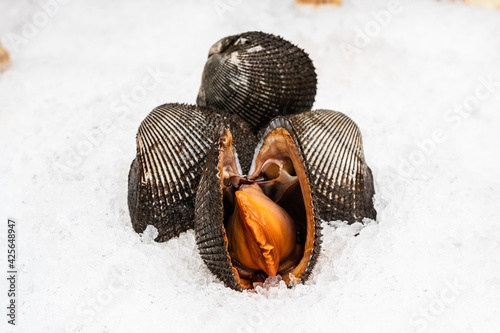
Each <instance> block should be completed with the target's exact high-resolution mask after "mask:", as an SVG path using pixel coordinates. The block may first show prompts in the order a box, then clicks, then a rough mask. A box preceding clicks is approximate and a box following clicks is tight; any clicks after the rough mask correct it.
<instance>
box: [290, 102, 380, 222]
mask: <svg viewBox="0 0 500 333" xmlns="http://www.w3.org/2000/svg"><path fill="white" fill-rule="evenodd" d="M289 119H290V122H291V123H292V124H293V128H294V129H295V133H297V137H298V139H299V141H300V143H301V147H302V149H303V154H304V159H305V161H306V164H307V168H308V170H309V172H310V173H311V179H312V184H313V185H312V187H313V189H314V195H315V199H316V204H317V206H318V213H319V215H320V216H321V218H322V219H324V220H326V221H333V220H342V221H347V222H349V223H353V222H355V221H361V220H362V219H363V218H365V217H367V218H370V219H376V216H377V212H376V211H375V208H374V207H373V195H374V194H375V190H374V187H373V176H372V172H371V170H370V168H369V167H368V165H367V164H366V162H365V158H364V153H363V142H362V138H361V132H360V130H359V128H358V126H357V125H356V124H355V123H354V122H353V121H352V120H351V119H350V118H349V117H348V116H346V115H345V114H343V113H341V112H337V111H331V110H316V111H311V112H305V113H301V114H298V115H294V116H291V117H290V118H289Z"/></svg>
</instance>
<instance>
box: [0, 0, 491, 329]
mask: <svg viewBox="0 0 500 333" xmlns="http://www.w3.org/2000/svg"><path fill="white" fill-rule="evenodd" d="M47 2H49V1H40V2H39V3H41V4H42V5H43V4H45V3H47ZM61 2H62V1H61ZM65 2H66V4H64V5H60V7H59V8H58V10H56V9H53V10H52V12H54V11H56V13H55V14H53V15H51V17H50V18H49V19H48V21H47V22H46V23H44V21H43V15H41V14H40V11H41V7H39V6H38V5H37V1H11V2H6V1H2V2H0V13H1V14H0V37H1V38H2V44H3V45H4V46H5V47H6V48H7V49H9V51H10V53H11V58H12V66H11V67H10V68H9V69H8V70H7V71H6V72H3V73H1V74H0V142H1V145H0V156H1V158H0V189H1V190H0V203H1V204H0V216H1V218H2V220H4V221H5V220H6V219H7V217H8V216H9V217H14V218H16V219H17V221H18V224H19V227H18V250H19V256H18V264H19V265H18V266H19V267H18V269H19V272H20V273H19V280H18V289H19V296H18V302H19V306H20V308H19V313H18V327H17V328H18V331H20V332H64V331H68V332H73V331H75V332H174V331H175V332H194V331H203V332H215V331H217V332H234V331H236V332H257V331H258V332H267V331H277V332H305V331H308V332H384V333H386V332H398V333H401V332H497V331H498V327H500V319H499V318H500V277H499V273H500V272H499V270H500V248H499V247H498V245H499V242H500V223H499V222H500V221H499V214H498V207H499V203H500V177H499V173H498V170H499V167H500V165H499V159H500V157H499V153H498V143H499V142H500V114H499V112H498V111H499V106H500V85H499V83H498V82H500V66H499V60H500V39H499V38H498V31H500V11H489V10H485V9H483V8H481V7H475V6H470V5H464V4H461V3H460V2H448V1H433V0H422V1H402V2H401V4H400V6H399V7H398V6H396V7H395V8H396V9H394V8H393V7H390V5H389V2H385V1H361V0H356V1H354V0H352V1H351V0H345V1H344V4H343V5H342V6H341V7H333V6H332V7H328V6H325V7H320V8H317V9H316V8H314V7H307V6H298V5H296V4H295V3H294V2H293V1H291V0H287V1H285V0H283V1H271V0H265V1H260V2H258V3H257V2H254V1H252V2H250V1H249V2H242V1H229V0H217V1H204V2H201V1H199V2H195V1H161V2H159V1H158V2H154V1H131V0H129V1H120V2H115V1H106V2H104V1H95V0H94V1H76V0H75V1H65ZM390 8H392V10H393V12H389V9H390ZM398 8H399V10H398ZM382 10H384V11H386V12H389V13H391V15H390V17H389V16H387V15H385V16H384V14H380V11H382ZM34 17H36V18H37V20H39V21H37V22H38V23H37V24H38V25H39V26H41V28H38V29H36V30H33V29H32V30H30V29H29V27H28V26H26V24H28V25H29V24H30V22H31V23H32V22H33V18H34ZM376 17H377V18H378V20H379V21H380V22H382V23H383V24H382V23H377V22H378V21H377V19H376ZM373 22H375V23H373ZM377 24H378V30H377ZM251 30H262V31H266V32H271V33H275V34H279V35H281V36H283V37H284V38H286V39H288V40H290V41H292V42H294V43H296V44H298V45H299V46H301V47H302V48H304V49H305V50H306V51H307V52H308V53H309V54H310V56H311V58H312V59H313V61H314V64H315V66H316V68H317V72H318V82H319V84H318V95H317V98H316V103H315V108H329V109H334V110H339V111H342V112H344V113H346V114H348V115H349V116H350V117H352V118H353V119H354V121H356V123H357V124H358V125H359V127H360V128H361V131H362V133H363V139H364V148H365V155H366V159H367V161H368V163H369V165H370V166H371V168H372V170H373V174H374V178H375V183H376V191H377V195H376V198H375V203H376V207H377V210H378V221H377V223H374V222H372V221H365V222H366V223H365V224H366V226H364V227H363V225H361V224H355V225H352V226H346V225H344V224H342V223H340V222H334V223H330V224H327V223H325V225H324V227H325V228H324V245H323V251H322V254H321V256H320V258H319V261H318V265H317V267H316V269H315V270H314V274H313V276H312V278H311V279H310V280H309V281H308V282H307V283H306V284H305V285H297V286H296V287H295V288H293V289H287V288H286V287H285V286H284V285H283V283H280V282H278V281H274V283H271V281H269V283H268V284H266V285H264V286H262V287H259V288H257V290H256V291H255V292H243V293H238V292H234V291H232V290H230V289H228V288H225V287H224V286H223V285H222V284H221V283H220V282H219V281H218V280H217V279H216V278H214V277H213V276H212V275H211V274H210V273H209V271H208V269H207V268H206V267H205V266H204V264H203V262H202V260H201V258H200V256H199V254H198V251H197V249H196V244H195V239H194V233H193V232H187V233H185V234H183V235H181V236H180V237H178V238H176V239H172V240H171V241H169V242H167V243H162V244H157V243H154V242H150V241H146V240H148V239H149V240H150V239H151V238H152V237H153V236H154V234H153V233H152V231H154V230H148V232H147V233H145V234H144V235H143V236H142V238H141V236H140V235H138V234H136V233H135V232H134V231H133V230H132V227H131V225H130V220H129V216H128V208H127V175H128V170H129V166H130V163H131V161H132V159H133V158H134V155H135V149H136V147H135V135H136V131H137V128H138V126H139V124H140V122H141V121H142V119H143V118H144V117H145V116H146V115H147V114H148V113H149V112H150V111H151V110H152V109H153V108H154V107H156V106H158V105H160V104H163V103H168V102H184V103H195V100H196V95H197V92H198V88H199V84H200V81H201V73H202V70H203V66H204V63H205V61H206V57H207V54H208V50H209V48H210V47H211V45H212V44H213V43H215V42H216V41H218V40H219V39H220V38H222V37H225V36H229V35H232V34H237V33H239V32H243V31H251ZM30 31H31V32H30ZM359 31H362V32H363V34H366V33H369V34H370V35H369V36H368V35H366V38H363V37H360V36H361V35H360V33H359ZM28 32H30V33H29V34H28ZM12 33H14V34H16V35H17V36H21V37H22V36H24V35H23V34H28V37H26V38H24V37H23V38H24V39H21V40H19V39H17V42H13V41H12V38H13V37H12V36H13V35H12ZM356 43H357V44H356ZM346 50H348V51H349V50H350V51H351V53H349V52H347V53H346ZM489 80H492V81H493V82H489V83H488V81H489ZM477 96H479V97H477ZM476 101H477V103H476ZM464 105H465V106H464ZM411 161H413V164H411ZM0 232H1V234H0V235H1V237H2V238H1V239H2V246H1V247H2V249H5V246H4V244H5V240H6V236H5V232H6V227H5V224H4V223H2V227H1V228H0ZM358 233H359V235H358V236H355V235H356V234H358ZM3 258H5V257H3ZM4 260H5V259H4ZM3 267H4V266H3ZM0 281H2V282H0V293H1V294H2V295H4V296H3V297H2V302H3V304H4V305H5V304H6V303H5V301H4V300H5V299H6V298H5V291H6V289H7V285H6V280H5V279H0ZM270 284H271V285H270ZM4 316H5V315H3V317H4ZM0 325H2V329H1V331H2V332H4V331H10V330H11V329H12V328H11V327H8V326H7V324H6V320H5V317H4V319H2V323H1V324H0Z"/></svg>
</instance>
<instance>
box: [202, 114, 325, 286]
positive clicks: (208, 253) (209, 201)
mask: <svg viewBox="0 0 500 333" xmlns="http://www.w3.org/2000/svg"><path fill="white" fill-rule="evenodd" d="M277 128H283V129H285V130H287V131H288V132H289V133H290V135H291V136H292V138H293V140H294V143H295V145H296V146H297V147H298V148H299V152H298V153H299V159H300V161H301V164H302V165H305V163H304V161H303V156H302V155H301V154H300V142H299V140H298V137H297V135H296V134H295V133H294V129H293V126H292V124H291V123H290V122H289V121H288V120H287V119H286V118H283V117H278V118H276V119H274V120H273V121H272V122H271V123H270V124H269V125H268V127H267V128H266V129H265V130H264V131H263V132H262V134H263V136H265V135H267V134H268V133H270V132H271V131H273V130H274V129H277ZM222 141H223V140H215V141H214V143H213V144H212V146H211V149H210V152H209V154H208V156H207V162H206V165H205V170H204V172H203V175H202V177H201V180H200V184H199V187H198V193H197V196H196V204H195V234H196V243H197V245H198V249H199V251H200V254H201V257H202V259H203V261H204V262H205V264H206V265H207V267H208V268H209V270H210V271H211V272H212V273H213V274H214V275H215V276H217V277H218V278H219V279H220V280H221V281H223V282H224V284H225V285H226V286H227V287H230V288H232V289H235V290H242V286H241V285H240V283H239V281H238V274H237V271H236V269H235V268H234V267H233V265H232V263H231V257H230V255H229V251H228V239H227V234H226V230H225V227H224V208H223V187H224V184H223V183H222V166H221V163H222V162H221V161H222ZM254 158H255V157H254ZM305 171H306V181H307V184H312V178H311V177H310V175H309V174H308V173H307V168H306V170H305ZM309 200H310V202H311V207H312V213H313V214H312V215H313V217H312V218H313V223H314V241H313V243H312V245H313V247H312V251H311V252H310V255H309V257H308V261H307V265H306V267H305V270H304V272H303V273H302V274H301V275H300V280H301V281H302V282H304V281H306V280H307V279H308V278H309V276H310V274H311V272H312V270H313V268H314V266H315V264H316V262H317V258H318V256H319V253H320V250H321V243H322V240H321V237H322V235H321V221H320V218H319V215H318V214H317V213H316V205H315V203H314V197H313V196H312V193H311V197H310V198H309Z"/></svg>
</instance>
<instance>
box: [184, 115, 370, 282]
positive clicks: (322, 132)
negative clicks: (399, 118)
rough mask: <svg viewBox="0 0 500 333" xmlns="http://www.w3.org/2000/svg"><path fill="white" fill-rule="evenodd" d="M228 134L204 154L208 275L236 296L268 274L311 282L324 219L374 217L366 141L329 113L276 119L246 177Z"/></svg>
mask: <svg viewBox="0 0 500 333" xmlns="http://www.w3.org/2000/svg"><path fill="white" fill-rule="evenodd" d="M233 135H234V133H233V132H232V131H231V130H229V129H225V130H224V131H223V132H221V134H220V136H219V137H218V138H217V139H216V140H214V142H213V144H212V146H211V148H210V151H209V153H208V155H207V161H206V165H205V170H204V172H203V174H202V177H201V180H200V183H199V186H198V191H197V194H196V202H195V225H194V227H195V234H196V242H197V245H198V248H199V250H200V254H201V257H202V259H203V260H204V262H205V263H206V265H207V266H208V268H209V269H210V271H211V272H212V273H213V274H214V275H216V276H217V277H218V278H219V279H220V280H222V281H223V282H224V283H225V284H226V285H227V286H229V287H231V288H233V289H235V290H243V289H248V288H251V287H252V286H253V285H254V283H256V282H263V281H265V279H266V278H267V277H269V276H276V275H280V276H281V277H282V278H283V280H284V281H285V282H286V283H287V284H290V283H293V282H297V281H306V280H307V278H308V277H309V276H310V274H311V272H312V269H313V268H314V265H315V263H316V261H317V258H318V255H319V253H320V248H321V225H320V222H321V220H322V219H327V220H336V219H341V220H346V221H349V222H354V221H356V220H360V219H362V218H365V217H368V218H373V219H374V218H375V215H376V212H375V210H374V209H373V203H372V196H373V193H374V191H373V182H372V176H371V171H370V169H369V168H368V166H367V165H366V163H365V161H364V156H363V149H362V142H361V135H360V132H359V129H358V128H357V126H356V125H355V124H354V122H352V120H350V119H349V118H348V117H347V116H345V115H343V114H342V113H340V112H336V111H330V110H317V111H311V112H306V113H302V114H299V115H294V116H290V117H288V118H286V117H277V118H275V119H273V120H272V121H271V122H270V124H269V125H268V126H267V128H266V129H265V130H264V131H263V133H262V139H261V141H260V143H259V144H258V145H257V147H256V150H255V156H254V159H253V161H252V167H251V169H250V172H249V174H248V175H245V174H242V173H241V172H239V170H238V168H237V163H236V162H237V158H236V157H237V154H238V149H237V148H236V147H235V146H233Z"/></svg>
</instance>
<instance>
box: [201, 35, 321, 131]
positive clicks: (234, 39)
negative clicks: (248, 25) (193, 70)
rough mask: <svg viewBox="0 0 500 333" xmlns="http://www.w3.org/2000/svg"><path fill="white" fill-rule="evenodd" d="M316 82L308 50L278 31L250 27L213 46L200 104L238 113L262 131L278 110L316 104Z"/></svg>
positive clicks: (292, 111)
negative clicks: (256, 30) (254, 29)
mask: <svg viewBox="0 0 500 333" xmlns="http://www.w3.org/2000/svg"><path fill="white" fill-rule="evenodd" d="M316 84H317V79H316V73H315V69H314V65H313V63H312V61H311V59H310V58H309V56H308V55H307V53H305V52H304V50H302V49H300V48H298V47H297V46H295V45H293V44H292V43H290V42H288V41H286V40H284V39H282V38H281V37H278V36H274V35H271V34H266V33H263V32H246V33H243V34H240V35H235V36H230V37H226V38H223V39H221V40H220V41H218V42H217V43H215V44H214V45H213V46H212V48H211V49H210V52H209V57H208V60H207V63H206V65H205V69H204V71H203V77H202V82H201V87H200V91H199V94H198V99H197V104H198V105H201V106H213V107H215V108H217V109H220V110H226V111H228V112H230V113H233V114H237V115H239V116H240V117H241V118H242V119H243V120H244V121H246V122H248V123H249V124H250V125H251V126H252V128H253V129H254V130H255V131H257V130H259V129H261V128H262V127H263V126H265V125H267V124H268V122H269V121H270V120H271V119H272V118H274V117H276V116H280V115H288V114H295V113H299V112H302V111H309V110H311V108H312V105H313V103H314V98H315V96H316Z"/></svg>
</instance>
